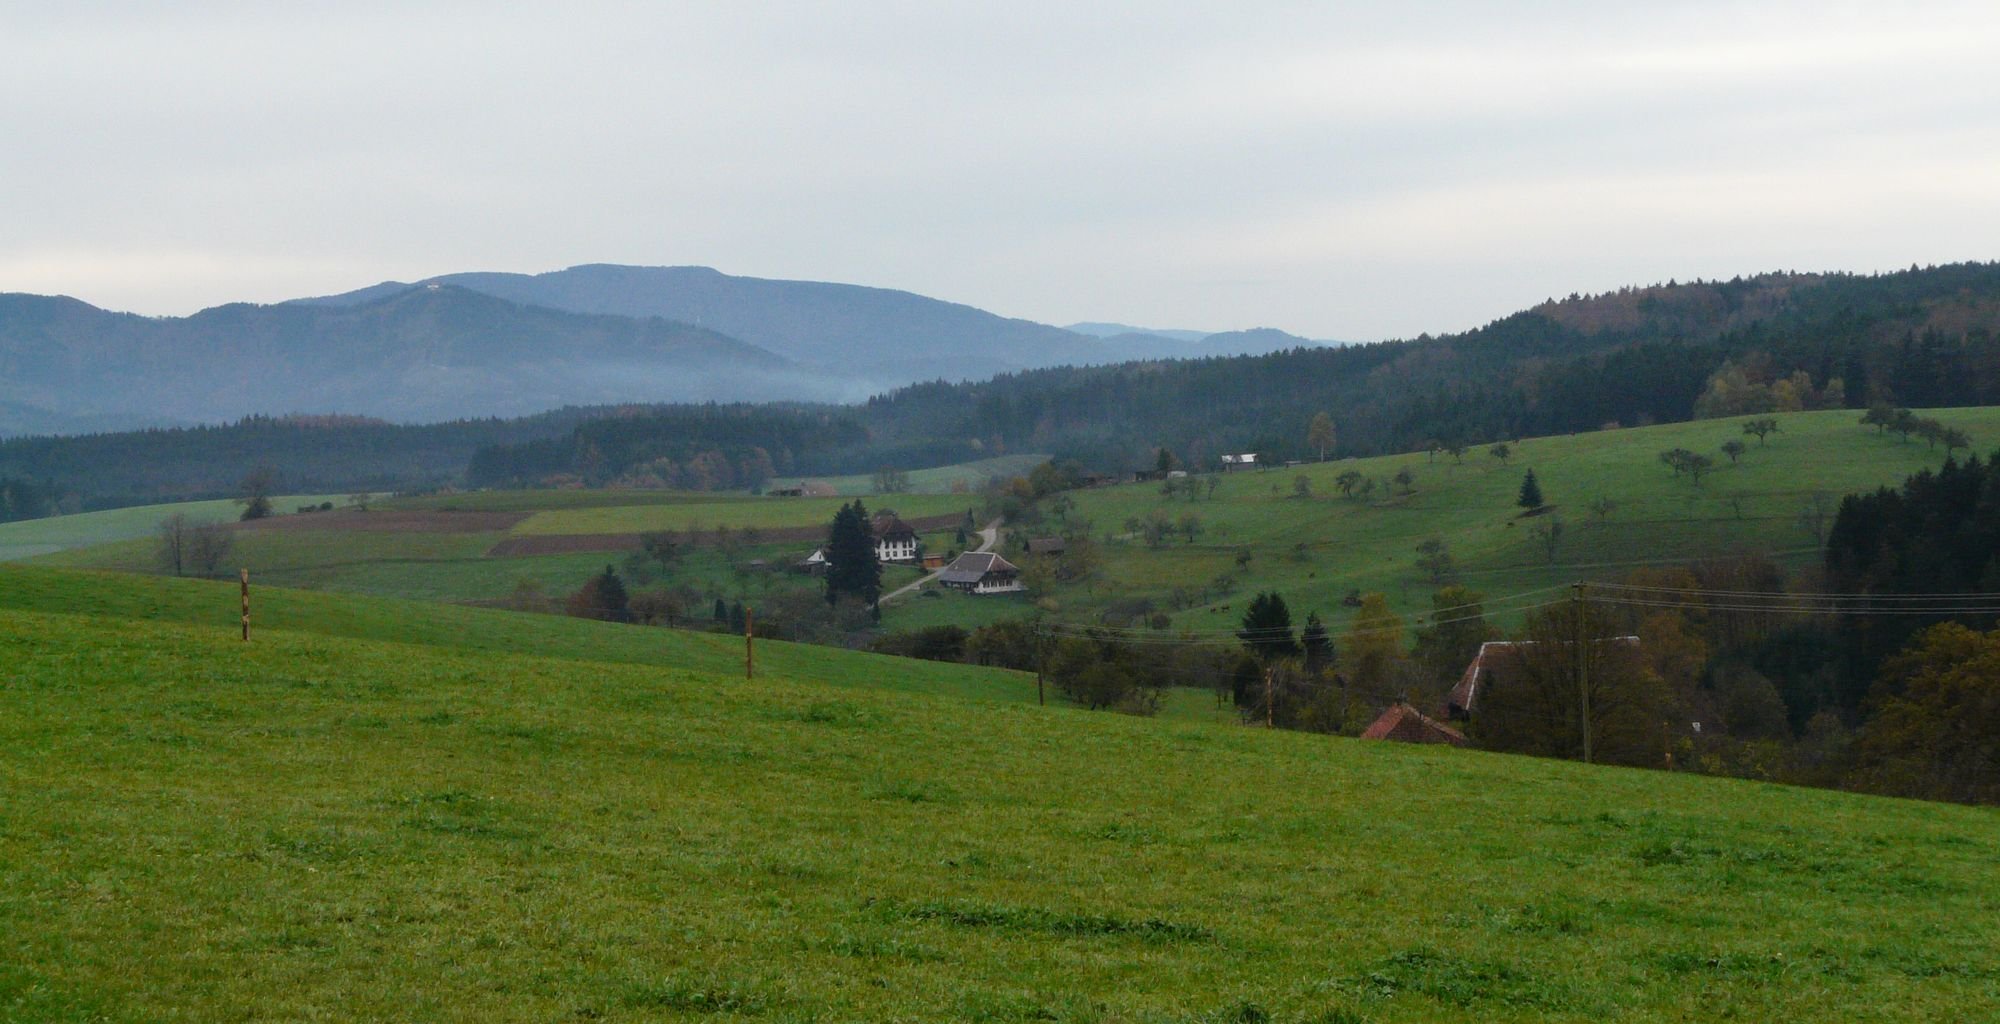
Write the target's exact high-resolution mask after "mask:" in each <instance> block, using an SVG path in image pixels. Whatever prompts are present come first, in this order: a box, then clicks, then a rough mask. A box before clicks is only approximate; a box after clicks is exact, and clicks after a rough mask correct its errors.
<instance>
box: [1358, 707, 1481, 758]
mask: <svg viewBox="0 0 2000 1024" xmlns="http://www.w3.org/2000/svg"><path fill="white" fill-rule="evenodd" d="M1361 738H1362V739H1364V740H1395V741H1396V742H1398V743H1446V744H1450V745H1451V746H1454V747H1462V746H1465V745H1466V739H1465V734H1464V733H1462V732H1459V731H1458V730H1457V729H1454V728H1452V727H1451V726H1448V725H1446V724H1444V723H1443V722H1440V721H1438V720H1437V719H1435V718H1432V717H1430V716H1429V715H1426V714H1424V713H1423V712H1421V711H1418V710H1417V709H1416V708H1415V707H1413V706H1411V704H1410V702H1409V701H1397V702H1396V703H1395V704H1392V705H1390V706H1389V709H1388V710H1387V711H1384V712H1382V716H1381V717H1380V718H1377V719H1376V720H1375V722H1374V724H1372V725H1370V726H1369V727H1368V728H1366V729H1364V730H1362V732H1361Z"/></svg>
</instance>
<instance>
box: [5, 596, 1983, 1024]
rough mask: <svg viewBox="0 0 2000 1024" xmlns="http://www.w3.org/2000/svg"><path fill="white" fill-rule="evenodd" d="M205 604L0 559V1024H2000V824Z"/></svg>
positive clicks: (506, 636)
mask: <svg viewBox="0 0 2000 1024" xmlns="http://www.w3.org/2000/svg"><path fill="white" fill-rule="evenodd" d="M230 597H231V593H230V588H228V587H227V586H223V585H219V584H207V583H197V582H190V581H177V580H164V579H141V578H135V577H130V576H116V575H95V574H83V573H68V572H58V571H53V570H43V569H19V568H0V665H5V666H6V670H5V673H4V676H0V680H3V681H0V1020H7V1021H38V1022H39V1021H50V1022H85V1021H90V1022H98V1021H110V1022H123V1021H153V1020H190V1021H197V1020H198V1021H209V1020H223V1019H229V1020H381V1021H402V1020H425V1021H481V1022H485V1021H555V1020H601V1021H654V1020H752V1021H762V1020H768V1021H889V1020H909V1021H931V1020H966V1021H1035V1020H1042V1021H1076V1022H1084V1021H1099V1022H1126V1021H1130V1022H1190V1024H1192V1022H1222V1021H1229V1022H1254V1021H1278V1022H1306V1021H1311V1022H1355V1021H1370V1022H1396V1021H1475V1020H1476V1021H1576V1022H1583V1021H1610V1020H1615V1021H1686V1020H1723V1019H1738V1020H1813V1021H1846V1020H1852V1021H1934V1020H1979V1019H1989V1018H1991V1017H1993V1016H1994V1015H1995V1014H1996V1013H2000V950H1996V947H1995V946H1994V944H1993V941H1992V936H1991V922H1992V919H1993V913H1994V908H1995V907H1996V905H2000V871H1996V870H1995V865H1996V861H2000V818H1996V817H1995V815H1994V813H1993V812H1992V811H1991V810H1990V809H1976V808H1967V807H1956V806H1939V805H1928V804H1920V803H1913V802H1903V801H1893V800H1884V799H1877V798H1868V797H1860V796H1853V795H1848V794H1842V793H1835V792H1826V791H1812V790H1797V789H1786V788H1781V787H1774V786H1767V785H1757V784H1750V783H1744V782H1738V781H1733V780H1725V779H1715V778H1702V777H1693V776H1682V775H1672V774H1665V773H1657V772H1647V773H1641V772H1636V771H1628V770H1621V769H1606V768H1593V767H1589V766H1585V765H1580V764H1573V763H1562V762H1550V761H1537V760H1531V759H1524V758H1515V757H1506V756H1498V755H1491V754H1483V753H1478V752H1472V751H1463V750H1455V749H1439V748H1429V747H1408V746H1401V745H1396V744H1386V743H1370V742H1364V741H1357V740H1347V739H1337V738H1329V737H1324V736H1317V735H1308V734H1299V733H1282V732H1278V733H1273V732H1266V731H1262V730H1256V729H1248V728H1244V727H1240V726H1226V725H1215V724H1205V723H1200V722H1183V721H1166V720H1147V719H1135V718H1127V717H1123V716H1117V715H1112V714H1102V713H1096V714H1093V713H1087V712H1082V711H1077V710H1073V709H1068V708H1062V707H1056V706H1050V707H1038V706H1036V705H1035V704H1033V703H1032V683H1031V682H1028V681H1025V680H1023V679H1022V678H1021V677H1019V676H1015V675H1012V674H1006V673H993V672H986V671H982V670H978V669H973V668H969V667H966V666H944V665H936V664H932V663H925V662H915V661H899V660H897V659H886V658H874V657H870V656H866V655H858V654H853V653H849V652H844V651H836V650H830V649H797V650H791V651H784V652H783V653H781V650H782V649H783V648H784V647H785V645H776V644H773V645H769V647H770V649H771V654H770V655H769V656H768V660H765V659H760V661H763V663H764V664H765V666H766V670H765V672H764V673H762V674H761V675H760V677H759V678H758V679H757V680H756V681H755V682H745V681H744V680H743V679H742V678H741V677H740V675H739V674H735V673H733V672H732V671H731V666H730V665H729V664H728V659H727V656H726V655H727V651H726V650H725V649H716V650H708V649H707V648H705V647H703V646H702V645H705V644H709V643H711V642H714V643H717V644H725V643H726V641H727V640H728V639H729V638H712V637H703V636H699V635H694V634H674V633H672V632H671V631H665V630H649V629H635V628H623V629H621V628H619V627H612V626H604V625H597V624H591V623H580V622H569V621H565V620H559V619H546V620H545V619H544V617H536V616H519V615H507V614H503V613H498V612H484V611H481V610H478V609H464V608H445V607H440V606H423V605H415V604H410V603H406V602H392V601H376V600H371V599H365V598H355V597H345V596H336V595H326V594H304V593H275V592H274V593H271V594H270V595H269V596H268V597H265V598H263V599H261V600H260V604H259V606H258V607H259V609H260V612H259V614H260V621H262V622H266V623H267V625H266V626H264V627H260V629H259V631H258V632H257V634H256V636H255V638H254V639H253V640H252V641H251V642H250V643H247V644H246V643H242V642H241V641H239V640H237V639H235V638H234V636H233V634H232V631H231V628H230V626H231V623H232V618H233V608H231V607H230ZM218 604H219V605H221V606H222V607H221V609H220V610H217V609H215V607H214V606H215V605H218ZM580 639H581V640H582V642H579V640H580ZM552 653H553V654H561V655H563V656H550V655H551V654H552ZM760 653H761V652H760ZM1023 698H1026V699H1023Z"/></svg>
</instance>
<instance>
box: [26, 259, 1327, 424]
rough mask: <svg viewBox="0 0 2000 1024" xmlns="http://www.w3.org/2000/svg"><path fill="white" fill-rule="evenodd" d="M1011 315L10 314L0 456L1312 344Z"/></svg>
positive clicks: (627, 283)
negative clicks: (17, 445)
mask: <svg viewBox="0 0 2000 1024" xmlns="http://www.w3.org/2000/svg"><path fill="white" fill-rule="evenodd" d="M1077 326H1078V327H1079V328H1082V329H1083V332H1082V333H1079V331H1073V330H1068V329H1065V328H1061V327H1053V326H1050V325H1048V324H1041V323H1035V322H1033V321H1029V320H1022V319H1016V318H1009V317H1002V316H997V315H995V314H993V313H989V312H986V311H985V310H981V309H976V308H974V307H972V306H968V305H964V304H962V303H955V302H945V301H942V300H938V299H932V298H927V297H925V296H922V295H917V294H914V293H911V292H907V291H899V290H895V289H888V288H872V287H864V286H860V285H849V284H834V283H827V282H816V281H784V280H769V279H763V278H753V277H738V276H733V275H729V274H724V273H722V272H720V271H717V270H713V269H710V268H707V267H635V266H618V265H611V264H589V265H584V266H577V267H571V268H569V269H567V270H558V271H552V272H549V273H543V274H511V273H485V272H476V273H458V274H445V275H441V276H438V277H433V278H428V279H425V280H422V281H417V282H399V281H385V282H382V283H380V284H375V285H370V286H368V287H366V288H359V289H356V290H354V291H350V292H345V293H342V294H337V295H329V296H321V297H316V298H304V299H296V300H292V301H290V302H285V303H280V304H278V305H274V306H259V305H250V304H245V303H231V304H228V305H223V306H217V307H214V308H212V309H206V310H202V311H201V312H199V313H195V314H193V315H191V316H186V317H157V318H156V317H142V316H135V315H131V314H125V313H115V312H111V311H108V310H103V309H99V308H97V307H95V306H92V305H89V304H88V303H85V302H81V301H78V300H76V299H70V298H51V297H45V296H33V295H0V436H6V435H19V434H25V433H73V432H82V431H90V430H107V429H129V428H134V427H143V426H148V425H163V426H164V425H176V424H190V423H216V422H222V421H227V420H230V419H234V418H236V417H239V416H243V415H248V414H280V413H286V412H298V411H309V412H318V411H329V412H343V413H357V414H366V415H372V416H380V417H383V418H387V419H391V420H397V421H401V422H412V421H418V420H438V419H452V418H459V417H467V416H489V415H500V416H513V415H520V414H525V413H532V412H537V411H541V410H544V409H549V408H554V407H557V406H561V405H592V404H604V403H627V402H640V403H647V402H652V403H657V402H697V401H723V402H733V401H814V402H822V401H823V402H856V401H861V400H863V399H865V398H867V397H869V396H871V395H876V394H881V393H884V392H888V391H891V390H894V389H896V388H899V387H903V386H907V385H910V384H914V383H920V382H924V381H933V380H937V381H974V380H985V379H990V378H992V377H995V376H999V375H1002V374H1008V373H1015V372H1023V371H1028V370H1035V369H1043V368H1049V367H1056V366H1103V365H1109V364H1115V363H1122V362H1132V361H1149V360H1159V359H1187V358H1201V357H1212V356H1226V355H1239V354H1258V353H1263V352H1269V351H1276V350H1283V349H1290V348H1295V347H1311V346H1314V345H1317V344H1318V343H1317V342H1313V341H1310V340H1308V339H1305V338H1299V337H1297V336H1294V335H1289V334H1285V333H1283V332H1279V331H1273V330H1270V329H1268V328H1266V329H1259V330H1254V331H1232V332H1223V333H1219V334H1211V333H1206V332H1199V331H1181V330H1169V331H1164V332H1161V333H1147V332H1143V331H1132V330H1127V329H1126V325H1123V324H1108V323H1106V324H1080V325H1077Z"/></svg>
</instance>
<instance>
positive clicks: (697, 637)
mask: <svg viewBox="0 0 2000 1024" xmlns="http://www.w3.org/2000/svg"><path fill="white" fill-rule="evenodd" d="M253 600H254V613H255V621H256V624H257V629H258V631H259V634H260V635H261V634H262V631H264V630H273V631H283V632H296V633H310V634H316V635H320V636H325V637H341V638H349V639H368V640H389V641H395V642H398V643H407V644H418V645H426V646H431V647H438V648H449V649H453V650H460V651H465V652H469V653H474V654H482V653H483V654H493V655H504V654H561V655H565V656H568V657H573V658H578V659H583V660H589V661H598V662H607V663H617V664H630V665H638V666H646V667H650V668H671V669H680V670H688V671H698V672H714V673H724V674H740V673H741V672H742V669H743V640H742V638H741V637H736V636H728V635H724V634H717V633H698V632H691V631H687V630H678V629H652V628H646V627H640V626H621V625H615V624H611V623H602V622H593V621H590V620H586V619H573V618H569V617H567V616H561V615H527V614H522V613H519V612H509V611H500V610H496V609H486V608H466V607H461V606H455V605H445V604H435V603H429V602H423V601H404V600H395V599H387V598H373V597H365V596H357V595H346V594H327V593H318V592H313V591H306V590H291V589H285V588H282V587H273V586H262V585H260V586H257V587H256V589H255V591H254V595H253ZM236 608H237V585H236V582H235V581H233V580H226V581H209V580H189V579H173V578H168V577H160V576H132V575H126V574H121V573H107V572H77V571H70V570H60V569H48V568H42V567H39V566H24V565H0V609H9V610H15V611H23V612H36V613H57V614H68V615H77V616H86V617H94V618H115V619H137V620H142V621H147V622H157V623H171V624H176V625H195V626H200V627H202V628H204V629H209V630H215V631H219V632H220V633H221V634H226V635H235V630H236V628H237V610H236ZM757 659H758V663H759V664H760V665H762V666H764V667H766V668H768V669H769V670H770V671H771V672H773V673H776V674H778V675H781V676H785V677H789V678H798V679H811V680H815V681H817V682H821V683H831V684H838V685H845V686H868V687H874V688H886V689H890V690H900V691H906V692H913V691H922V692H943V693H950V694H954V695H957V696H963V697H977V698H981V699H987V700H1003V701H1010V700H1029V701H1031V700H1034V699H1035V692H1034V679H1033V677H1032V676H1025V677H1024V676H1022V675H1021V674H1019V673H1014V672H1002V671H998V670H994V669H985V668H979V667H977V666H972V665H939V664H936V663H931V662H919V661H913V660H911V659H907V658H891V657H887V656H876V655H863V654H854V653H850V652H845V651H834V650H831V649H829V648H825V647H814V646H809V645H806V644H790V643H779V642H777V641H770V640H764V641H759V642H758V648H757Z"/></svg>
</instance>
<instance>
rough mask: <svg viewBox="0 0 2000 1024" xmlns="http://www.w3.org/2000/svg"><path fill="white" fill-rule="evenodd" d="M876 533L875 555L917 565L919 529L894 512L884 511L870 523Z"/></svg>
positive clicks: (882, 559) (880, 558)
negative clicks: (913, 527) (912, 526)
mask: <svg viewBox="0 0 2000 1024" xmlns="http://www.w3.org/2000/svg"><path fill="white" fill-rule="evenodd" d="M869 530H870V532H872V533H873V534H874V535H875V557H876V558H877V559H879V560H881V561H884V562H897V563H900V564H904V565H915V564H916V562H917V549H918V547H919V544H918V541H917V531H916V530H914V529H912V528H911V527H910V524H908V523H906V522H903V520H902V519H901V518H899V517H898V516H897V515H896V514H895V513H893V512H883V513H880V514H878V515H876V516H875V519H874V521H873V522H871V523H870V524H869Z"/></svg>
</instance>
